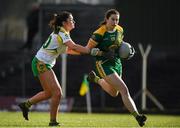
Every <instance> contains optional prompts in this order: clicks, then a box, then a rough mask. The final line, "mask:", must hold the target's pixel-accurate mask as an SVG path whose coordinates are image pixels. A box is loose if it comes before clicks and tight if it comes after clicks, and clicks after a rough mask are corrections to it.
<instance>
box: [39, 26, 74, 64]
mask: <svg viewBox="0 0 180 128" xmlns="http://www.w3.org/2000/svg"><path fill="white" fill-rule="evenodd" d="M69 40H71V37H70V35H69V33H68V32H66V31H65V30H64V29H63V28H61V29H60V31H59V33H58V34H55V33H51V34H50V36H49V37H48V39H47V41H46V42H45V43H44V44H43V46H42V47H41V48H40V49H39V51H38V52H37V54H36V58H37V59H38V60H40V61H42V62H44V63H45V64H50V65H51V66H52V67H53V66H54V65H55V63H56V58H57V57H58V56H59V55H60V54H62V53H65V52H66V50H67V46H66V45H65V43H66V42H67V41H69Z"/></svg>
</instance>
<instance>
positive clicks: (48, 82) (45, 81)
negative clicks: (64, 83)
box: [39, 69, 62, 94]
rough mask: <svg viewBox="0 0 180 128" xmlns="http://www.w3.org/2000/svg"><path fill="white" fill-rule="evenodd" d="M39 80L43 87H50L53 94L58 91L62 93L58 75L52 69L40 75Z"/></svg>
mask: <svg viewBox="0 0 180 128" xmlns="http://www.w3.org/2000/svg"><path fill="white" fill-rule="evenodd" d="M39 80H40V82H41V84H42V86H43V88H46V89H48V90H49V91H50V92H51V94H53V93H55V92H57V93H61V94H62V89H61V86H60V84H59V82H58V80H57V77H56V75H55V73H54V71H53V70H52V69H50V70H48V71H46V72H44V73H42V74H40V75H39Z"/></svg>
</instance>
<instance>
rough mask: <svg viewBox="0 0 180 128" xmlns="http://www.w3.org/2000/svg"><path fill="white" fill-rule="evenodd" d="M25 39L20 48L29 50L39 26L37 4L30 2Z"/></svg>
mask: <svg viewBox="0 0 180 128" xmlns="http://www.w3.org/2000/svg"><path fill="white" fill-rule="evenodd" d="M26 24H27V29H28V30H27V40H26V43H25V44H24V45H23V46H22V47H21V48H20V49H28V50H31V49H32V46H33V39H34V37H35V36H36V34H37V33H38V28H39V5H38V4H32V8H31V9H30V11H29V13H28V15H27V18H26Z"/></svg>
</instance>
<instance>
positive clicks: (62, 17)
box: [49, 11, 72, 34]
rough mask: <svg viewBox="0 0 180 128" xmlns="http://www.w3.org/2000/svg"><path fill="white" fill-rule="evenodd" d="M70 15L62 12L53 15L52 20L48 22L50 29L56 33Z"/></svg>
mask: <svg viewBox="0 0 180 128" xmlns="http://www.w3.org/2000/svg"><path fill="white" fill-rule="evenodd" d="M70 15H72V14H71V13H70V12H67V11H62V12H60V13H59V14H57V13H55V14H53V17H52V19H51V20H50V22H49V26H50V28H52V29H53V31H54V33H56V34H57V33H58V32H59V30H60V27H62V26H63V22H64V21H67V19H68V18H69V16H70Z"/></svg>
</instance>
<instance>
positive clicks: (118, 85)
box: [104, 73, 128, 91]
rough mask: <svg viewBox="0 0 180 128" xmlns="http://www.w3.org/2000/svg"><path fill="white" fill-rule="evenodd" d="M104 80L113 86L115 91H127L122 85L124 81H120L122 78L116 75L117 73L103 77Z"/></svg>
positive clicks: (124, 85)
mask: <svg viewBox="0 0 180 128" xmlns="http://www.w3.org/2000/svg"><path fill="white" fill-rule="evenodd" d="M104 79H105V80H106V81H107V82H108V83H109V84H110V85H112V86H113V88H114V89H116V90H117V91H127V90H128V89H127V86H126V84H125V83H124V81H123V80H122V78H121V77H120V76H119V75H118V74H117V73H113V74H110V75H108V76H106V77H104Z"/></svg>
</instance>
